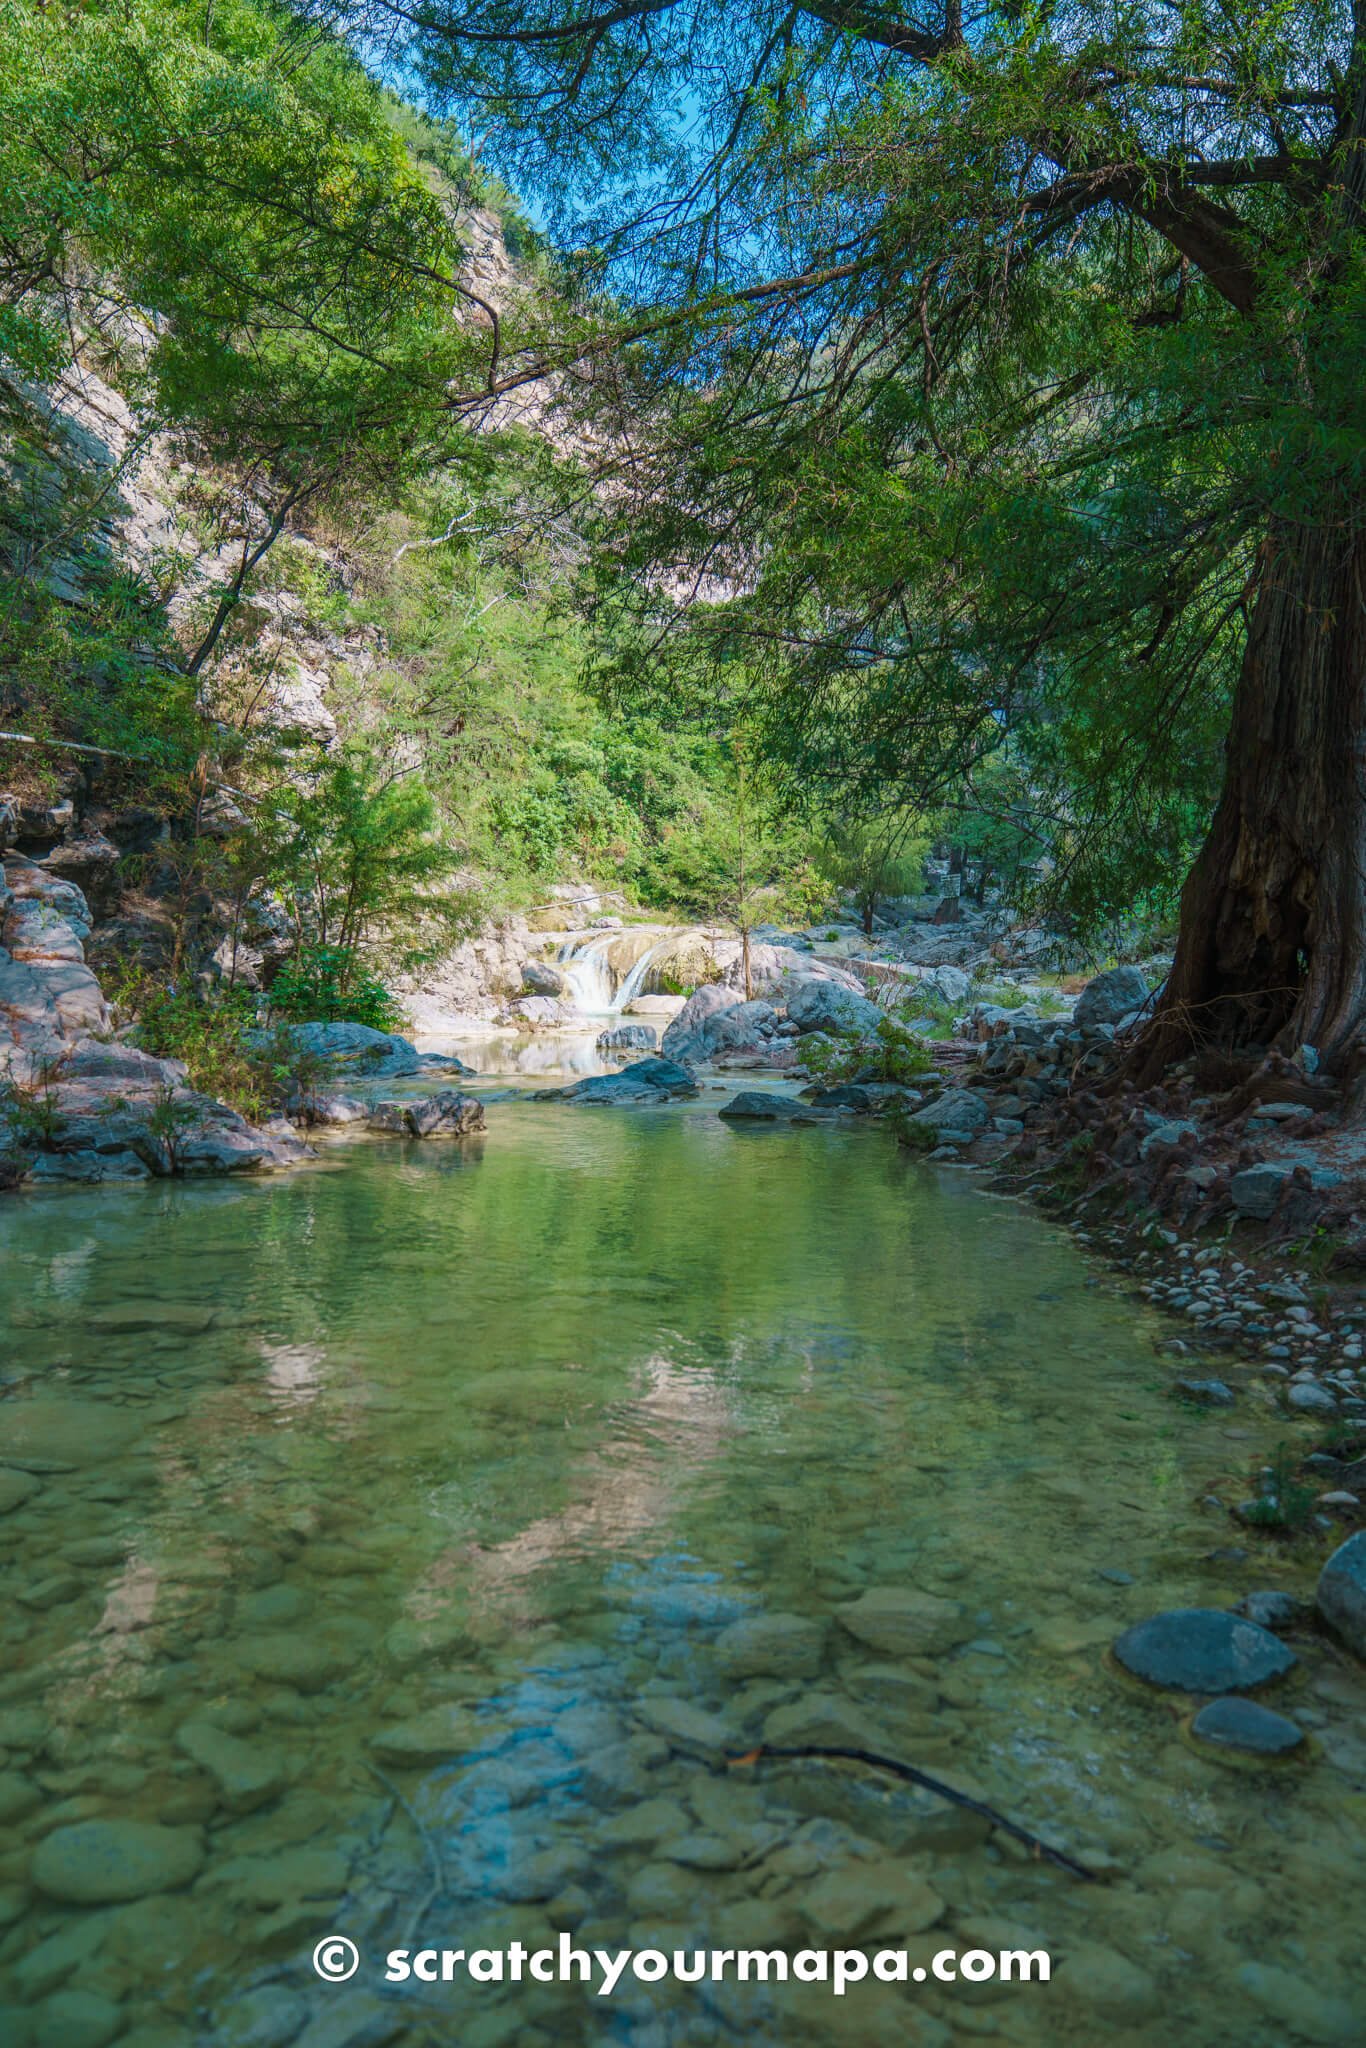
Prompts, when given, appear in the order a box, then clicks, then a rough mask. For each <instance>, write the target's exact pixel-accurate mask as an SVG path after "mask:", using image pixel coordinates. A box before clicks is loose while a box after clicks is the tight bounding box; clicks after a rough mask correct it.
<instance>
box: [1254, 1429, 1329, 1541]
mask: <svg viewBox="0 0 1366 2048" xmlns="http://www.w3.org/2000/svg"><path fill="white" fill-rule="evenodd" d="M1258 1488H1259V1490H1258V1493H1257V1496H1256V1498H1255V1499H1254V1500H1252V1501H1250V1502H1248V1504H1247V1505H1246V1507H1244V1508H1242V1509H1241V1510H1240V1511H1239V1519H1240V1520H1241V1521H1242V1522H1244V1523H1245V1524H1247V1525H1249V1526H1250V1527H1252V1528H1254V1529H1274V1530H1277V1531H1279V1532H1281V1533H1283V1534H1294V1533H1296V1532H1298V1531H1300V1530H1303V1529H1307V1528H1308V1527H1309V1526H1310V1524H1311V1523H1312V1521H1313V1518H1314V1515H1315V1512H1316V1510H1317V1508H1318V1500H1319V1497H1318V1494H1317V1492H1316V1491H1315V1489H1314V1488H1313V1487H1312V1486H1309V1485H1306V1484H1305V1482H1304V1480H1302V1479H1301V1478H1300V1477H1299V1452H1298V1450H1297V1449H1296V1448H1295V1446H1294V1445H1293V1444H1280V1445H1278V1447H1277V1449H1276V1451H1275V1452H1274V1453H1273V1455H1272V1460H1271V1464H1270V1466H1269V1467H1268V1469H1267V1470H1266V1471H1265V1472H1263V1473H1262V1474H1261V1476H1260V1479H1259V1482H1258Z"/></svg>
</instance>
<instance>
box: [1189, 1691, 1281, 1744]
mask: <svg viewBox="0 0 1366 2048" xmlns="http://www.w3.org/2000/svg"><path fill="white" fill-rule="evenodd" d="M1191 1734H1192V1735H1193V1736H1194V1737H1195V1739H1196V1741H1197V1742H1207V1743H1208V1744H1209V1745H1210V1747H1211V1748H1212V1749H1236V1750H1240V1751H1241V1752H1242V1753H1243V1754H1244V1755H1246V1756H1289V1755H1290V1753H1291V1751H1292V1750H1296V1749H1298V1748H1299V1747H1300V1745H1301V1743H1302V1742H1303V1741H1304V1735H1303V1732H1302V1731H1301V1730H1300V1729H1299V1728H1297V1727H1296V1726H1295V1723H1294V1722H1293V1721H1287V1720H1286V1718H1285V1715H1284V1714H1273V1713H1272V1711H1271V1709H1270V1708H1269V1707H1259V1706H1258V1704H1257V1702H1256V1701H1255V1700H1243V1699H1239V1698H1237V1697H1236V1695H1235V1697H1233V1698H1232V1699H1221V1700H1211V1701H1210V1703H1209V1705H1208V1706H1207V1707H1201V1709H1200V1711H1199V1713H1198V1714H1197V1715H1196V1717H1195V1719H1194V1721H1193V1722H1192V1723H1191Z"/></svg>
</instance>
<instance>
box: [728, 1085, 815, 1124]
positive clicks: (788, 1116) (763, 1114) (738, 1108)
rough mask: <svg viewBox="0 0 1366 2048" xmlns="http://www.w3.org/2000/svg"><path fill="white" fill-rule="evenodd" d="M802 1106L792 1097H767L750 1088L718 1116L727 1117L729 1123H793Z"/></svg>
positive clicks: (760, 1091) (737, 1096)
mask: <svg viewBox="0 0 1366 2048" xmlns="http://www.w3.org/2000/svg"><path fill="white" fill-rule="evenodd" d="M801 1106H802V1105H801V1103H800V1102H796V1101H794V1100H793V1098H792V1097H791V1096H790V1095H765V1094H764V1093H763V1092H762V1090H760V1089H756V1088H750V1089H745V1090H743V1091H742V1092H741V1093H740V1094H739V1095H736V1096H733V1097H732V1098H731V1100H730V1101H729V1102H728V1103H726V1105H725V1107H724V1108H723V1109H718V1110H717V1112H716V1114H717V1115H718V1116H723V1117H725V1119H726V1121H727V1122H728V1123H737V1124H742V1123H753V1124H772V1123H791V1121H792V1118H793V1117H794V1116H795V1114H796V1113H797V1111H798V1110H799V1109H800V1108H801Z"/></svg>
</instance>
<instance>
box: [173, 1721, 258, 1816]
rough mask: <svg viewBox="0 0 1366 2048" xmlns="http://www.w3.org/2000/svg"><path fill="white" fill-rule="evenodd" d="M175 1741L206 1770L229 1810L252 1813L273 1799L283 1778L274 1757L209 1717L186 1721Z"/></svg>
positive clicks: (192, 1760) (191, 1758)
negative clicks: (217, 1725) (203, 1719)
mask: <svg viewBox="0 0 1366 2048" xmlns="http://www.w3.org/2000/svg"><path fill="white" fill-rule="evenodd" d="M176 1744H177V1746H178V1747H179V1748H180V1749H181V1750H183V1752H184V1753H185V1755H186V1756H187V1757H189V1758H190V1760H191V1762H192V1763H196V1764H198V1765H199V1768H200V1769H201V1770H202V1771H207V1772H208V1774H209V1776H210V1777H211V1778H212V1779H213V1781H214V1783H215V1784H216V1785H217V1787H218V1791H219V1796H220V1797H221V1799H222V1801H223V1804H224V1806H226V1807H227V1808H228V1810H229V1811H230V1812H231V1813H252V1812H254V1810H255V1809H256V1808H257V1807H258V1806H264V1805H265V1803H266V1801H267V1800H268V1799H273V1798H274V1797H275V1794H276V1793H277V1792H278V1791H279V1790H280V1788H281V1787H282V1785H283V1784H284V1782H285V1776H284V1771H283V1770H282V1768H281V1766H280V1764H279V1762H278V1760H277V1759H276V1758H275V1757H272V1756H268V1755H267V1754H266V1753H265V1751H264V1750H260V1749H257V1748H255V1747H254V1746H253V1745H252V1744H251V1743H249V1742H243V1741H242V1740H241V1738H240V1737H239V1736H236V1735H230V1734H229V1733H228V1731H227V1730H226V1729H225V1728H218V1727H215V1726H214V1724H213V1723H212V1722H210V1721H187V1722H186V1723H185V1724H184V1726H183V1727H182V1728H181V1729H180V1730H179V1732H178V1733H177V1735H176Z"/></svg>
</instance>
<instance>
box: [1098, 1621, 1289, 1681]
mask: <svg viewBox="0 0 1366 2048" xmlns="http://www.w3.org/2000/svg"><path fill="white" fill-rule="evenodd" d="M1115 1656H1116V1657H1117V1658H1118V1660H1119V1662H1120V1663H1121V1664H1122V1665H1123V1666H1124V1668H1125V1670H1126V1671H1131V1672H1132V1673H1133V1674H1134V1676H1135V1677H1136V1678H1142V1679H1145V1680H1146V1681H1147V1683H1148V1684H1149V1685H1159V1686H1162V1687H1164V1688H1165V1689H1167V1690H1168V1691H1172V1692H1195V1693H1202V1692H1204V1693H1224V1692H1254V1691H1255V1690H1256V1689H1257V1687H1258V1686H1261V1685H1268V1684H1270V1682H1271V1681H1272V1680H1273V1679H1275V1678H1281V1677H1283V1676H1284V1675H1285V1673H1286V1672H1287V1671H1289V1670H1291V1669H1292V1667H1293V1666H1294V1665H1295V1664H1296V1662H1297V1661H1298V1660H1297V1658H1296V1656H1295V1653H1294V1651H1293V1650H1288V1649H1287V1648H1286V1646H1285V1644H1284V1643H1283V1642H1281V1641H1280V1640H1279V1639H1278V1638H1277V1637H1276V1636H1274V1635H1272V1634H1271V1633H1270V1632H1269V1631H1268V1630H1267V1629H1264V1628H1258V1627H1257V1625H1256V1623H1255V1622H1252V1621H1247V1620H1245V1619H1243V1618H1242V1617H1241V1616H1239V1615H1236V1614H1226V1613H1224V1612H1223V1610H1222V1609H1220V1608H1217V1607H1177V1608H1172V1609H1171V1610H1170V1611H1169V1612H1168V1613H1166V1614H1155V1615H1153V1616H1152V1617H1151V1619H1150V1620H1148V1621H1140V1622H1138V1623H1137V1624H1136V1625H1135V1626H1134V1627H1133V1628H1131V1629H1126V1630H1125V1632H1124V1634H1123V1635H1122V1636H1121V1637H1120V1638H1119V1640H1118V1642H1117V1643H1116V1644H1115Z"/></svg>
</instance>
